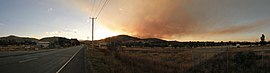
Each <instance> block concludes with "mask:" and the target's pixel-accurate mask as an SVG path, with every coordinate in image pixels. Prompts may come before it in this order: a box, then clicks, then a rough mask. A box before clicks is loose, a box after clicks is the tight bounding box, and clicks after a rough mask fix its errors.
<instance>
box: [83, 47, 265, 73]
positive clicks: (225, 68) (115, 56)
mask: <svg viewBox="0 0 270 73" xmlns="http://www.w3.org/2000/svg"><path fill="white" fill-rule="evenodd" d="M269 49H270V47H269V46H263V47H241V48H234V47H231V48H228V47H211V48H210V47H208V48H167V47H166V48H160V47H155V48H123V49H121V50H119V51H115V52H110V51H108V50H107V49H91V50H89V51H88V52H90V53H91V54H90V56H91V58H90V59H92V60H91V61H92V63H95V64H93V65H95V66H98V67H96V68H95V66H93V67H94V69H97V71H99V70H98V69H104V68H103V67H101V66H104V67H105V68H106V69H109V70H108V71H106V70H100V71H106V72H107V73H108V72H111V73H227V72H229V73H267V72H270V71H269V70H268V69H270V67H269V66H270V50H269ZM97 54H98V58H97ZM93 59H94V60H93ZM95 59H98V60H95ZM101 64H102V65H101ZM100 71H99V72H97V73H106V72H100Z"/></svg>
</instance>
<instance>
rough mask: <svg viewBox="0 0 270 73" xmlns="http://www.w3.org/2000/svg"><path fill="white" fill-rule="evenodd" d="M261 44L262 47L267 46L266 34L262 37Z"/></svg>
mask: <svg viewBox="0 0 270 73" xmlns="http://www.w3.org/2000/svg"><path fill="white" fill-rule="evenodd" d="M260 43H261V45H262V46H264V45H266V42H265V36H264V34H262V36H261V41H260Z"/></svg>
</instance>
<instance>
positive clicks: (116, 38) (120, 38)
mask: <svg viewBox="0 0 270 73" xmlns="http://www.w3.org/2000/svg"><path fill="white" fill-rule="evenodd" d="M138 40H141V39H140V38H137V37H132V36H128V35H118V36H113V37H108V38H105V39H102V40H100V41H105V42H126V41H138Z"/></svg>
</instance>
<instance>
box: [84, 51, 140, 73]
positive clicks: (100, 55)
mask: <svg viewBox="0 0 270 73" xmlns="http://www.w3.org/2000/svg"><path fill="white" fill-rule="evenodd" d="M106 51H107V50H105V49H88V50H87V51H86V52H87V53H86V58H87V61H88V63H90V64H91V67H92V69H90V70H91V71H92V73H135V72H131V71H133V70H131V68H130V67H129V66H127V65H123V63H121V62H120V61H119V60H117V59H116V58H114V56H113V55H111V54H108V52H106Z"/></svg>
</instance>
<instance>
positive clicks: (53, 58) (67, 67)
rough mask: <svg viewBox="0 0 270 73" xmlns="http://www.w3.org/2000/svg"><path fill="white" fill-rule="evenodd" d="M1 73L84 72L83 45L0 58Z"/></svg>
mask: <svg viewBox="0 0 270 73" xmlns="http://www.w3.org/2000/svg"><path fill="white" fill-rule="evenodd" d="M0 72H1V73H85V64H84V47H83V46H76V47H70V48H64V49H58V50H53V51H48V52H40V53H33V54H26V55H19V56H9V57H4V58H0Z"/></svg>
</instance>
